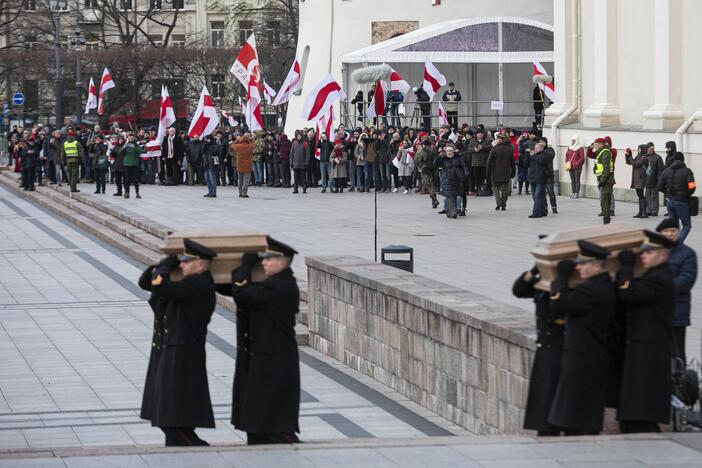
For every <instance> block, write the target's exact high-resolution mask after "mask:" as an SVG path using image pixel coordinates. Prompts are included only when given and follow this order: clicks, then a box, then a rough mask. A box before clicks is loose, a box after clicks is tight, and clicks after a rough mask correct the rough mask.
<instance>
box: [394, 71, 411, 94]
mask: <svg viewBox="0 0 702 468" xmlns="http://www.w3.org/2000/svg"><path fill="white" fill-rule="evenodd" d="M409 90H410V85H409V83H408V82H406V81H405V79H404V78H402V75H400V74H399V73H397V72H396V71H395V70H392V73H390V91H399V92H401V93H402V94H407V91H409Z"/></svg>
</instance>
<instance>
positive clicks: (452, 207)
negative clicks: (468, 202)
mask: <svg viewBox="0 0 702 468" xmlns="http://www.w3.org/2000/svg"><path fill="white" fill-rule="evenodd" d="M438 166H439V167H440V168H441V194H442V195H443V196H444V197H446V202H447V204H446V209H445V212H446V217H447V218H452V219H456V218H457V217H458V207H457V206H456V201H457V200H460V198H459V195H460V191H461V188H462V184H463V177H464V174H465V171H464V169H463V161H461V158H457V157H456V151H455V149H454V148H453V147H452V146H447V147H446V149H445V153H444V156H441V157H440V158H439V161H438Z"/></svg>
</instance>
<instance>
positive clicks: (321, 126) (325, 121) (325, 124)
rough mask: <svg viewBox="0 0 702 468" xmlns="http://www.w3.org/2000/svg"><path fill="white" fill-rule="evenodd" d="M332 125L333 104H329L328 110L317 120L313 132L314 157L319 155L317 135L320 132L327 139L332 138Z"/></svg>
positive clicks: (330, 139)
mask: <svg viewBox="0 0 702 468" xmlns="http://www.w3.org/2000/svg"><path fill="white" fill-rule="evenodd" d="M333 126H334V106H333V105H332V106H329V110H328V111H327V112H326V113H325V114H324V115H323V116H322V118H320V119H319V120H318V121H317V131H316V132H315V145H314V148H315V149H314V157H315V158H317V159H319V158H320V157H321V154H320V149H319V148H318V147H317V143H319V136H320V135H321V134H322V132H324V133H326V134H327V141H333V140H332V127H333Z"/></svg>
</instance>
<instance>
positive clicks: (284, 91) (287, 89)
mask: <svg viewBox="0 0 702 468" xmlns="http://www.w3.org/2000/svg"><path fill="white" fill-rule="evenodd" d="M298 89H300V62H299V61H298V60H297V59H295V61H294V62H293V64H292V67H290V71H289V72H288V76H286V77H285V81H283V85H282V86H281V87H280V91H278V95H277V96H276V97H275V100H274V101H273V105H274V106H279V105H281V104H284V103H286V102H288V101H289V100H290V96H292V95H293V93H294V92H295V91H297V90H298Z"/></svg>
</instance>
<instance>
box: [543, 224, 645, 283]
mask: <svg viewBox="0 0 702 468" xmlns="http://www.w3.org/2000/svg"><path fill="white" fill-rule="evenodd" d="M580 239H586V240H589V241H591V242H594V243H595V244H597V245H600V246H602V247H605V248H607V249H609V250H610V252H611V253H612V254H611V255H610V256H609V258H608V259H607V271H609V272H610V274H611V275H612V277H614V275H615V274H616V272H617V271H618V270H619V262H618V261H617V254H618V253H619V252H620V251H622V250H625V249H631V250H632V251H634V252H635V253H638V252H639V251H640V247H641V244H642V243H643V241H644V233H643V230H642V229H641V228H635V227H631V226H626V225H623V224H607V225H602V226H596V227H589V228H582V229H575V230H573V231H563V232H557V233H554V234H551V235H549V236H546V237H544V238H543V239H539V241H538V242H537V245H536V248H535V249H533V250H532V251H531V254H532V255H533V256H534V258H535V259H536V266H538V267H539V272H540V273H541V280H540V281H539V282H538V283H537V284H536V288H537V289H541V290H543V291H548V290H549V289H550V287H551V281H553V280H554V279H555V277H556V266H557V265H558V262H560V261H561V260H564V259H571V260H575V258H576V257H577V256H578V240H580ZM642 272H643V267H642V266H641V260H640V259H637V260H636V267H635V270H634V273H635V275H636V276H639V275H640V274H641V273H642ZM581 281H582V280H581V279H580V276H579V275H578V273H577V272H576V271H574V272H573V275H572V276H571V278H570V281H569V285H570V286H571V287H572V286H575V285H576V284H578V283H580V282H581Z"/></svg>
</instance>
